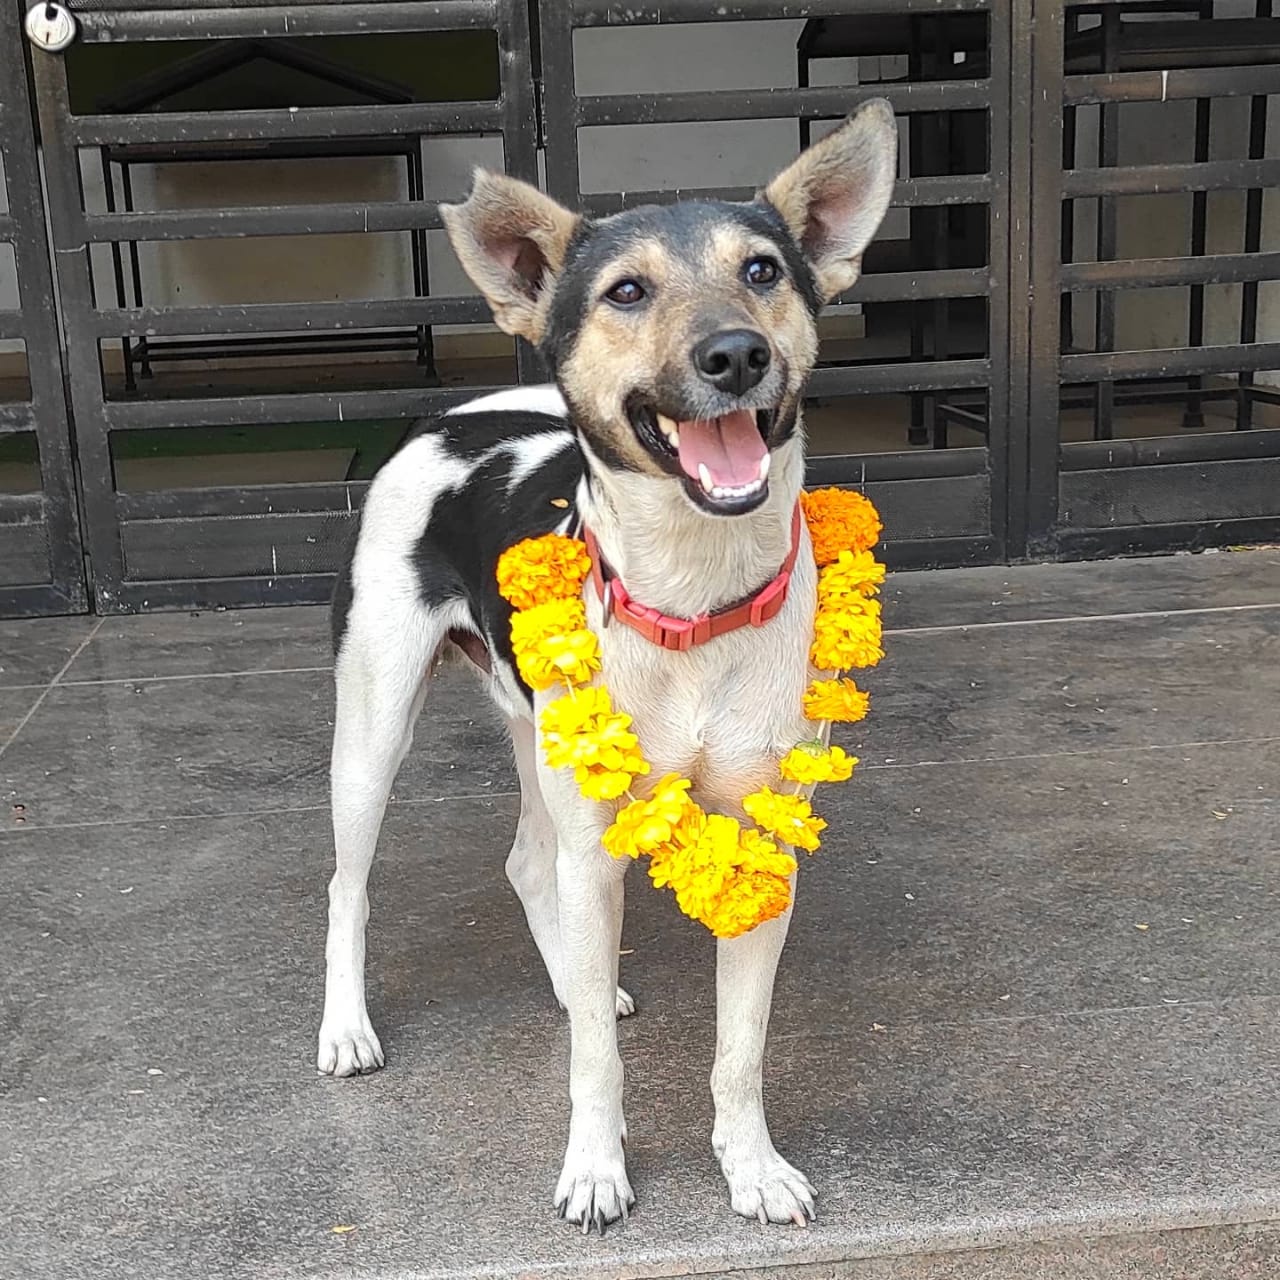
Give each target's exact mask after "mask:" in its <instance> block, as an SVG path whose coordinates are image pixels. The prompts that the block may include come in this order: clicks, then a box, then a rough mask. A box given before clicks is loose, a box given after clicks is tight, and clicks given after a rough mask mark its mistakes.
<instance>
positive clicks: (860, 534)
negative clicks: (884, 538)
mask: <svg viewBox="0 0 1280 1280" xmlns="http://www.w3.org/2000/svg"><path fill="white" fill-rule="evenodd" d="M800 504H801V506H802V507H803V508H804V518H805V522H806V523H807V524H808V526H809V538H810V540H811V541H812V542H813V558H814V559H815V560H816V561H817V562H818V564H819V565H824V564H831V563H832V561H834V560H835V559H836V558H837V557H838V556H839V555H840V553H841V552H842V551H853V552H858V551H869V550H870V549H871V548H872V547H874V546H875V545H876V542H877V541H878V540H879V537H880V530H881V528H883V526H882V525H881V523H880V514H879V512H877V511H876V509H875V507H873V506H872V505H871V503H870V502H869V501H868V500H867V499H866V498H864V497H863V496H862V494H860V493H853V492H851V491H850V490H848V489H814V490H812V491H811V492H808V493H801V495H800Z"/></svg>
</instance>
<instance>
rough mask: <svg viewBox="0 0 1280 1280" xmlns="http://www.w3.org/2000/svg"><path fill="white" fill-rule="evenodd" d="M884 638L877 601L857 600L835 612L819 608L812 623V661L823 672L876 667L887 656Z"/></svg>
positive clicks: (810, 653)
mask: <svg viewBox="0 0 1280 1280" xmlns="http://www.w3.org/2000/svg"><path fill="white" fill-rule="evenodd" d="M882 638H883V637H882V633H881V628H880V602H879V601H878V600H864V599H857V600H853V601H850V602H849V603H848V604H847V605H846V606H844V607H842V608H840V609H836V610H831V609H822V608H820V609H819V610H818V613H817V616H816V617H815V618H814V620H813V645H812V647H811V648H810V650H809V659H810V661H811V662H812V663H813V665H814V666H815V667H817V668H818V669H819V670H820V671H844V670H846V669H847V668H849V667H874V666H875V665H876V663H877V662H879V661H880V659H881V658H883V657H884V650H883V649H882V648H881V647H880V641H881V639H882Z"/></svg>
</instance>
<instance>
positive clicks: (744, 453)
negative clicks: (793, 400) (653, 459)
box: [635, 409, 773, 515]
mask: <svg viewBox="0 0 1280 1280" xmlns="http://www.w3.org/2000/svg"><path fill="white" fill-rule="evenodd" d="M635 419H636V427H637V430H638V431H639V432H640V434H641V435H642V438H644V440H645V443H646V444H647V445H648V447H649V450H650V452H652V453H655V454H657V455H658V456H659V457H660V458H665V459H666V460H668V462H669V463H673V464H675V465H674V466H671V467H670V469H671V470H672V471H676V472H677V473H680V474H681V475H682V478H683V480H684V482H685V489H686V490H687V492H688V493H689V495H690V497H692V498H693V500H694V501H695V502H696V503H697V504H698V505H699V506H701V507H704V508H706V509H707V510H710V511H714V512H716V513H717V514H720V515H738V514H741V513H742V512H745V511H750V510H752V509H753V508H754V507H757V506H759V505H760V503H761V502H763V501H764V499H765V497H766V495H767V494H768V492H769V464H770V462H771V461H772V457H771V455H770V453H769V446H768V444H767V438H768V435H769V430H770V427H771V426H772V424H773V413H772V412H771V411H769V410H766V409H737V410H735V411H734V412H732V413H726V414H721V416H720V417H718V418H689V419H684V420H677V419H675V418H670V417H667V415H666V414H663V413H658V412H656V411H654V410H650V409H644V410H641V411H640V412H638V413H637V414H636V415H635Z"/></svg>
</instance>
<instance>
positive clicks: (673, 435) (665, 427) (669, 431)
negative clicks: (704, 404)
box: [658, 413, 680, 449]
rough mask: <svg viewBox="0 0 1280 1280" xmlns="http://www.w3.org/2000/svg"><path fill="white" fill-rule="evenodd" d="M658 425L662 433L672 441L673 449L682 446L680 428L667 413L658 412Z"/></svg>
mask: <svg viewBox="0 0 1280 1280" xmlns="http://www.w3.org/2000/svg"><path fill="white" fill-rule="evenodd" d="M658 427H659V429H660V430H661V431H662V434H663V435H664V436H666V437H667V439H668V440H669V441H670V442H671V447H672V448H673V449H678V448H679V447H680V429H679V427H677V426H676V424H675V423H674V422H673V421H672V420H671V419H670V418H668V417H667V416H666V414H663V413H660V414H658Z"/></svg>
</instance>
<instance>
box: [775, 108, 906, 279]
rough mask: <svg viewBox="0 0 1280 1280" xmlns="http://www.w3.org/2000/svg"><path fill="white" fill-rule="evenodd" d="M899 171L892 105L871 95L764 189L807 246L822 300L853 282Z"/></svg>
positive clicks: (794, 233)
mask: <svg viewBox="0 0 1280 1280" xmlns="http://www.w3.org/2000/svg"><path fill="white" fill-rule="evenodd" d="M897 176H898V126H897V125H896V124H895V123H894V118H893V108H892V107H891V106H890V105H889V104H888V103H887V102H886V101H885V100H884V99H883V98H873V99H872V100H871V101H870V102H867V103H864V104H863V105H862V106H861V107H860V108H859V109H858V110H857V111H855V112H854V113H853V115H851V116H850V117H849V118H848V119H847V120H846V121H845V122H844V124H842V125H841V126H840V127H839V128H838V129H836V130H834V131H833V132H832V133H829V134H827V136H826V137H825V138H823V139H822V140H821V141H820V142H817V143H815V144H814V145H813V146H812V147H810V148H809V149H808V150H807V151H804V152H802V153H801V154H800V157H799V159H797V160H795V161H794V162H793V163H792V164H791V166H790V167H789V168H787V169H784V170H783V171H782V172H781V173H780V174H779V175H778V176H777V177H776V178H774V180H773V181H772V182H771V183H769V185H768V186H767V187H766V188H765V189H764V191H763V192H762V193H761V195H762V196H763V198H764V199H765V200H767V201H768V202H769V203H770V204H771V205H773V207H774V208H775V209H777V211H778V212H779V213H780V214H781V215H782V217H783V220H784V221H785V222H786V224H787V226H788V227H790V228H791V234H792V235H794V236H795V238H796V240H797V241H798V242H799V244H800V247H801V248H802V249H803V250H804V253H805V256H806V257H807V258H808V259H809V263H810V265H811V266H812V267H813V271H814V275H815V276H816V277H817V281H818V291H819V292H820V293H821V294H822V300H823V301H824V302H829V301H830V300H831V299H832V298H834V297H835V296H836V295H837V294H838V293H843V292H844V290H845V289H848V288H849V287H850V286H851V285H852V284H853V283H854V281H855V280H857V278H858V272H859V271H860V270H861V268H862V251H863V250H864V249H865V248H866V247H867V245H868V244H869V243H870V242H871V237H872V236H874V235H875V233H876V229H877V228H878V227H879V226H880V220H881V219H882V218H883V217H884V215H885V211H886V210H887V209H888V208H889V200H890V198H891V197H892V195H893V184H894V180H895V179H896V178H897Z"/></svg>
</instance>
